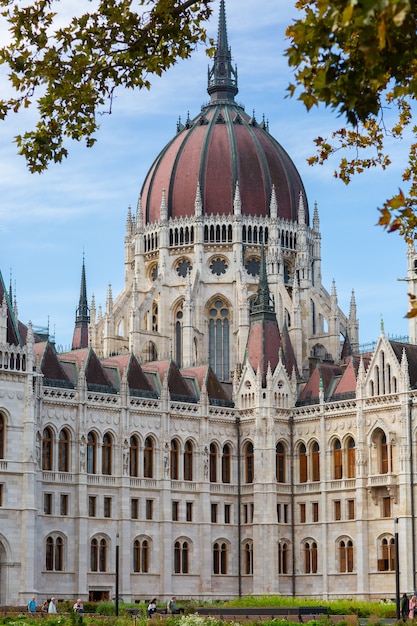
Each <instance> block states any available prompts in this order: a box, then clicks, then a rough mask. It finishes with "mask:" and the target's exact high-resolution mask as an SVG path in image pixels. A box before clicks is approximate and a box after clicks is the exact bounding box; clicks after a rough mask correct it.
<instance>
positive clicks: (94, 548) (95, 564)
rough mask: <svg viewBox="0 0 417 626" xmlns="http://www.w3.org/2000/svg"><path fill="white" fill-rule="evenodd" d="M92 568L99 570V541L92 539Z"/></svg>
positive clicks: (94, 570)
mask: <svg viewBox="0 0 417 626" xmlns="http://www.w3.org/2000/svg"><path fill="white" fill-rule="evenodd" d="M90 570H91V571H92V572H98V541H97V539H92V540H91V544H90Z"/></svg>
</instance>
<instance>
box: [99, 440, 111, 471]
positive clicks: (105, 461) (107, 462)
mask: <svg viewBox="0 0 417 626" xmlns="http://www.w3.org/2000/svg"><path fill="white" fill-rule="evenodd" d="M112 443H113V442H112V437H111V435H110V434H109V433H105V435H104V437H103V445H102V450H101V455H102V456H101V462H102V469H101V473H102V474H106V475H108V476H110V475H111V473H112V447H113V446H112Z"/></svg>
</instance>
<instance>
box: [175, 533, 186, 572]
mask: <svg viewBox="0 0 417 626" xmlns="http://www.w3.org/2000/svg"><path fill="white" fill-rule="evenodd" d="M188 562H189V545H188V541H176V542H175V544H174V572H175V574H188V573H189V571H188V569H189V568H188Z"/></svg>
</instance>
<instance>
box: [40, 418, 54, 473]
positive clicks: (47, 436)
mask: <svg viewBox="0 0 417 626" xmlns="http://www.w3.org/2000/svg"><path fill="white" fill-rule="evenodd" d="M52 444H53V435H52V430H51V429H50V428H45V429H44V431H43V438H42V469H43V470H52V462H53V454H52Z"/></svg>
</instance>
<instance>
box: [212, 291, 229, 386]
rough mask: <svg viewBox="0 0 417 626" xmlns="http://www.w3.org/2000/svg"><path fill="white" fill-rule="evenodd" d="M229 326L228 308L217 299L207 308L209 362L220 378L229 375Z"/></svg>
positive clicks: (227, 377) (224, 378) (223, 378)
mask: <svg viewBox="0 0 417 626" xmlns="http://www.w3.org/2000/svg"><path fill="white" fill-rule="evenodd" d="M229 327H230V313H229V309H228V307H227V305H226V304H225V303H224V302H223V300H220V299H218V300H216V301H215V302H214V303H213V306H211V307H210V310H209V364H210V367H211V368H212V370H213V371H214V372H215V373H216V376H217V377H218V378H219V379H220V380H228V379H229V377H230V372H229V370H230V367H229V359H230V354H229V353H230V345H229Z"/></svg>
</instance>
